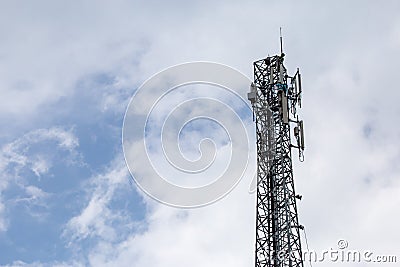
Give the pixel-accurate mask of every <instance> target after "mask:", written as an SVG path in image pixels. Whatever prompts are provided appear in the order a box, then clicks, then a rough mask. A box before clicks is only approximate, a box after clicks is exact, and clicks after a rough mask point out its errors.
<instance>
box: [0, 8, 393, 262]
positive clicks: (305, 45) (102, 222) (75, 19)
mask: <svg viewBox="0 0 400 267" xmlns="http://www.w3.org/2000/svg"><path fill="white" fill-rule="evenodd" d="M399 13H400V3H399V2H398V1H385V2H384V3H382V1H380V2H378V1H351V2H349V1H325V2H323V3H322V1H302V3H299V1H296V2H295V1H286V2H284V1H254V2H250V3H246V2H239V1H230V2H228V1H226V2H218V3H215V2H213V1H197V2H191V1H190V2H189V1H188V2H186V3H181V2H180V1H169V2H168V3H159V2H157V1H146V2H135V1H112V2H111V1H81V2H80V3H78V2H75V3H70V2H68V3H67V2H61V1H35V2H22V1H13V2H11V1H10V2H5V1H4V2H2V3H1V4H0V34H1V42H0V121H1V125H2V128H1V132H0V142H1V145H0V148H1V152H0V172H1V177H0V251H1V252H0V264H1V265H5V266H19V265H21V266H25V265H27V266H29V265H32V266H40V265H43V266H55V265H59V266H71V265H75V266H80V265H82V266H85V265H92V266H160V267H164V266H166V267H168V266H174V267H176V266H194V267H196V266H204V265H207V266H211V267H213V266H252V265H253V258H254V256H253V250H254V242H255V241H254V238H255V233H254V225H255V199H254V195H250V194H248V186H249V183H250V181H249V180H243V181H242V182H241V183H240V184H239V185H238V186H237V187H236V188H235V189H234V190H233V191H232V193H231V194H229V195H228V196H227V197H226V198H224V199H223V200H221V201H219V202H217V203H215V204H213V205H210V206H207V207H204V208H200V209H195V210H180V209H175V208H170V207H166V206H164V205H161V204H159V203H157V202H156V201H154V200H152V199H150V198H148V197H147V196H145V195H144V194H143V193H142V192H141V191H140V190H138V189H137V188H136V186H135V185H134V184H133V183H131V182H130V175H129V172H128V170H127V167H126V165H125V162H124V157H123V154H122V146H121V127H122V121H123V116H124V112H125V109H126V107H127V104H128V101H129V98H130V97H131V96H132V95H133V93H134V92H135V90H136V89H137V88H138V87H139V86H140V84H142V83H143V82H144V81H145V80H146V79H148V78H149V77H150V76H151V75H153V74H155V73H157V72H159V71H160V70H162V69H164V68H166V67H169V66H171V65H174V64H179V63H182V62H188V61H196V60H202V61H213V62H218V63H223V64H226V65H229V66H232V67H234V68H236V69H238V70H239V71H241V72H243V73H244V74H246V75H247V76H249V77H251V76H252V62H253V61H254V60H257V59H259V58H263V57H265V56H267V55H268V54H275V53H277V52H278V50H279V42H278V33H279V27H283V33H284V47H285V52H286V55H287V57H286V67H287V68H288V70H289V73H293V72H294V71H295V69H296V68H297V67H300V68H301V72H302V77H303V81H302V82H303V89H304V99H303V104H304V108H303V109H302V110H301V116H302V118H303V119H304V121H305V127H306V161H305V162H304V163H301V164H299V163H298V162H297V161H296V160H295V161H294V162H295V179H296V191H297V193H299V194H302V195H303V200H302V201H301V202H300V203H299V206H298V207H299V219H300V222H301V224H303V225H305V227H306V231H307V236H308V243H309V246H310V249H313V250H315V251H318V252H320V251H323V250H329V249H330V248H336V247H337V244H336V243H337V241H338V240H339V239H345V240H347V241H348V242H349V248H351V249H354V250H361V251H363V250H371V251H373V252H375V254H381V255H397V256H398V260H400V245H399V240H400V233H399V231H398V227H397V225H398V221H399V219H400V211H399V208H398V207H399V206H400V197H399V196H400V181H399V178H400V167H399V164H398V162H399V160H400V145H399V144H400V126H399V124H398V114H400V105H399V104H398V101H399V99H400V92H399V90H398V89H399V85H398V82H397V77H398V66H399V63H398V62H399V61H400V16H399V15H400V14H399ZM303 247H304V243H303ZM340 264H341V265H345V266H364V265H365V264H362V263H358V264H355V263H351V264H343V263H340ZM326 265H328V263H327V262H323V263H319V264H318V263H314V264H313V266H326ZM338 265H339V264H338ZM387 265H390V264H387ZM368 266H374V264H368ZM377 266H378V265H377ZM393 266H394V265H393Z"/></svg>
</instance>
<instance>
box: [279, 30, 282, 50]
mask: <svg viewBox="0 0 400 267" xmlns="http://www.w3.org/2000/svg"><path fill="white" fill-rule="evenodd" d="M279 37H280V39H281V55H282V54H283V38H282V27H279Z"/></svg>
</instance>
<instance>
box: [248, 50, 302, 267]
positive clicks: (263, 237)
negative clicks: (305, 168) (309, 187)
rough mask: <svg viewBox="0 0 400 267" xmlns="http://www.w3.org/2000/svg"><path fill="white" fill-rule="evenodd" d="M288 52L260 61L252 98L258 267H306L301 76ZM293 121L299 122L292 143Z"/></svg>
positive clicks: (256, 65) (255, 75) (251, 94)
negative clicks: (296, 167)
mask: <svg viewBox="0 0 400 267" xmlns="http://www.w3.org/2000/svg"><path fill="white" fill-rule="evenodd" d="M283 61H284V54H283V53H282V54H281V55H276V56H272V57H267V58H266V59H261V60H258V61H256V62H254V83H253V84H252V86H251V92H250V93H249V94H248V97H249V100H250V101H251V102H252V106H253V112H254V114H255V120H256V133H257V160H258V173H257V220H256V256H255V257H256V259H255V261H256V267H264V266H268V267H284V266H296V267H297V266H301V267H303V260H302V250H301V241H300V230H301V229H302V226H301V225H299V222H298V215H297V206H296V199H301V197H300V196H296V194H295V189H294V180H293V169H292V155H291V148H292V147H295V148H298V149H299V157H300V158H301V160H302V159H303V150H304V135H303V122H302V121H299V120H298V116H297V115H296V107H297V106H299V105H300V106H301V81H300V74H299V71H298V70H297V73H296V74H295V75H294V76H293V77H290V76H288V75H287V71H286V68H285V67H284V65H283ZM290 123H294V124H296V127H295V128H294V139H295V140H296V141H297V145H292V144H291V137H290Z"/></svg>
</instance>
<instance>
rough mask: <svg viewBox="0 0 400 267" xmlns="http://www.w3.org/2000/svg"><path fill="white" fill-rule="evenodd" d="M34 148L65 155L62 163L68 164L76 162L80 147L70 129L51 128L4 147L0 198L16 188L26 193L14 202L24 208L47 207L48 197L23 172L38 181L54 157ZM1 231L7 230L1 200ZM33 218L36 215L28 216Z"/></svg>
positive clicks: (34, 131) (38, 130) (1, 164)
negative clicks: (28, 206) (47, 148)
mask: <svg viewBox="0 0 400 267" xmlns="http://www.w3.org/2000/svg"><path fill="white" fill-rule="evenodd" d="M37 145H50V146H51V145H53V146H54V150H53V151H52V153H54V151H57V150H61V151H63V150H64V151H67V152H68V153H67V154H66V156H65V158H64V159H63V160H65V161H66V163H67V164H68V163H69V162H71V160H72V161H79V160H80V159H79V154H78V153H77V151H76V149H77V147H78V146H79V142H78V139H77V138H76V137H75V135H74V133H73V129H69V130H66V129H63V128H60V127H53V128H49V129H37V130H33V131H31V132H28V133H26V134H25V135H23V136H21V137H20V138H18V139H16V140H14V141H12V142H10V143H8V144H5V145H3V146H2V148H1V151H0V172H1V177H0V178H1V179H0V196H1V195H2V194H3V193H4V191H6V190H7V188H8V187H9V185H10V184H15V185H17V186H18V187H20V188H22V189H23V190H24V191H25V194H26V195H25V196H24V197H22V198H17V199H15V200H14V201H15V202H19V203H21V202H24V203H26V204H27V205H39V206H46V203H45V202H44V201H45V200H46V198H47V197H48V196H49V193H47V192H45V191H43V190H42V189H41V188H39V187H37V186H33V185H30V181H29V179H28V178H27V177H24V174H23V172H24V171H26V170H30V171H32V172H33V173H34V174H35V175H36V176H37V178H38V179H40V177H41V176H42V175H45V174H47V173H48V172H49V170H50V168H51V165H52V163H53V160H54V159H52V157H53V156H54V155H47V154H46V153H47V152H42V151H35V150H33V151H32V147H34V146H37ZM0 200H1V201H0V230H2V231H5V230H6V229H7V218H6V215H5V213H6V209H5V205H4V203H3V201H4V197H3V199H0ZM31 215H35V214H33V213H32V214H31Z"/></svg>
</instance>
